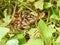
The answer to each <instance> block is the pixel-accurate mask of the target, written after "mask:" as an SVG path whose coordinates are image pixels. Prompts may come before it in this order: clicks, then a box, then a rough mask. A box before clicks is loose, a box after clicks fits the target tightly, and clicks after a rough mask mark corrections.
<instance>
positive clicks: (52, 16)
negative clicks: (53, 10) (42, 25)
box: [50, 14, 58, 20]
mask: <svg viewBox="0 0 60 45" xmlns="http://www.w3.org/2000/svg"><path fill="white" fill-rule="evenodd" d="M53 19H54V20H57V19H58V15H56V14H52V15H51V16H50V20H53Z"/></svg>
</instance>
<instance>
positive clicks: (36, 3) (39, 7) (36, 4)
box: [34, 0, 44, 10]
mask: <svg viewBox="0 0 60 45" xmlns="http://www.w3.org/2000/svg"><path fill="white" fill-rule="evenodd" d="M43 1H44V0H39V1H37V2H35V3H34V6H35V8H36V9H40V10H43Z"/></svg>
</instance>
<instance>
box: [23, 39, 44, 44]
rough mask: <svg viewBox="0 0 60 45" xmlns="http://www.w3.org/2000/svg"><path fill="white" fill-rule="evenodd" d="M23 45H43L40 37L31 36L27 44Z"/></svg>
mask: <svg viewBox="0 0 60 45" xmlns="http://www.w3.org/2000/svg"><path fill="white" fill-rule="evenodd" d="M24 45H44V43H43V40H42V39H40V38H31V39H30V40H29V41H28V42H27V44H24Z"/></svg>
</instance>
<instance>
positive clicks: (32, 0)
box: [27, 0, 35, 2]
mask: <svg viewBox="0 0 60 45" xmlns="http://www.w3.org/2000/svg"><path fill="white" fill-rule="evenodd" d="M27 1H30V2H34V1H35V0H27Z"/></svg>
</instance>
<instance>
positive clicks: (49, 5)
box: [43, 2, 52, 9]
mask: <svg viewBox="0 0 60 45" xmlns="http://www.w3.org/2000/svg"><path fill="white" fill-rule="evenodd" d="M51 6H52V4H51V3H50V2H44V6H43V8H44V9H48V8H50V7H51Z"/></svg>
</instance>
